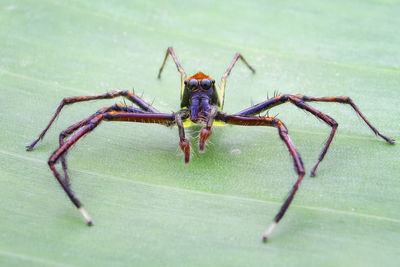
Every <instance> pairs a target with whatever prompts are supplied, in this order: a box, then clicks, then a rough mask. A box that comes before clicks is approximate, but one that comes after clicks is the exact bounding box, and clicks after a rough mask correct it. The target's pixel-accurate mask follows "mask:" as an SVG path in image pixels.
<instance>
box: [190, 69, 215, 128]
mask: <svg viewBox="0 0 400 267" xmlns="http://www.w3.org/2000/svg"><path fill="white" fill-rule="evenodd" d="M185 91H186V94H187V95H186V97H187V100H188V101H189V103H188V104H189V105H188V107H189V110H190V120H191V121H193V122H196V123H201V122H205V121H206V120H207V118H208V114H209V112H210V109H211V105H213V104H215V103H214V102H215V100H214V98H215V95H216V92H215V80H213V79H211V78H210V77H209V76H207V75H205V74H204V73H202V72H198V73H196V74H195V75H193V76H192V77H190V78H189V79H187V80H185Z"/></svg>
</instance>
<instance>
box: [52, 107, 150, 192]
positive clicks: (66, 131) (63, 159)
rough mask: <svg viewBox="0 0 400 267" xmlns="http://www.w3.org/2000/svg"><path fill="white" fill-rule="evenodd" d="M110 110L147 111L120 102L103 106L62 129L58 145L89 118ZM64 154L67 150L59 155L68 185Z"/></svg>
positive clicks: (91, 118) (68, 179)
mask: <svg viewBox="0 0 400 267" xmlns="http://www.w3.org/2000/svg"><path fill="white" fill-rule="evenodd" d="M110 111H123V112H129V113H149V112H147V111H143V110H141V109H138V108H134V107H130V106H125V105H120V104H115V105H112V106H107V107H104V108H101V109H99V110H98V111H97V112H96V113H94V114H93V115H91V116H89V117H87V118H85V119H83V120H81V121H79V122H77V123H74V124H73V125H71V126H70V127H68V128H67V129H66V130H64V131H62V132H61V133H60V136H59V144H60V147H61V146H62V145H63V144H64V143H65V138H67V137H68V136H70V135H71V134H73V133H74V132H76V131H77V130H78V129H80V128H82V127H83V126H85V125H87V124H88V123H89V122H90V121H91V120H93V119H94V118H95V117H96V116H98V115H100V114H103V113H106V112H110ZM66 156H67V152H65V153H64V154H63V155H62V156H61V165H62V169H63V171H64V181H65V183H66V184H67V185H68V186H69V185H70V184H71V181H70V178H69V175H68V170H67V169H68V167H67V161H66Z"/></svg>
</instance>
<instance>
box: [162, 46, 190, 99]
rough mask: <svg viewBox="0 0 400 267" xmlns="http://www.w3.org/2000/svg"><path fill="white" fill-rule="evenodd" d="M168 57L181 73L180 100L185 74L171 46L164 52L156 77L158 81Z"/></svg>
mask: <svg viewBox="0 0 400 267" xmlns="http://www.w3.org/2000/svg"><path fill="white" fill-rule="evenodd" d="M169 55H171V57H172V59H173V60H174V62H175V65H176V68H177V69H178V71H179V72H180V73H181V99H182V97H183V91H184V89H185V79H186V72H185V70H184V69H183V68H182V66H181V63H179V59H178V57H177V56H176V55H175V52H174V48H173V47H172V46H170V47H168V48H167V52H166V54H165V57H164V61H163V63H162V65H161V67H160V70H159V71H158V75H157V77H158V79H160V78H161V72H162V71H163V69H164V66H165V63H166V62H167V59H168V56H169Z"/></svg>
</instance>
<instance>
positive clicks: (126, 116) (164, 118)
mask: <svg viewBox="0 0 400 267" xmlns="http://www.w3.org/2000/svg"><path fill="white" fill-rule="evenodd" d="M103 120H105V121H128V122H141V123H158V124H163V125H167V126H170V125H173V124H174V123H175V116H174V114H163V113H127V112H116V111H113V112H105V113H102V114H98V115H97V116H95V117H94V118H92V119H91V120H90V121H89V122H87V123H86V124H85V125H84V126H81V128H80V130H79V131H78V132H77V133H75V134H74V135H73V136H72V137H71V138H70V139H68V141H66V142H65V143H63V144H62V145H61V146H60V147H59V148H58V149H57V150H56V151H54V152H53V154H52V155H51V156H50V158H49V161H48V164H49V167H50V169H51V171H52V172H53V174H54V176H55V178H56V179H57V181H58V182H59V184H60V185H61V187H62V188H63V189H64V191H65V193H66V194H67V196H68V197H69V199H70V200H71V201H72V203H73V204H74V205H75V206H76V207H77V208H78V210H79V211H80V212H81V214H82V216H83V217H84V218H85V220H86V221H87V223H88V225H93V221H92V219H91V217H90V216H89V214H88V213H87V212H86V210H85V209H84V208H83V206H82V204H81V202H80V201H79V200H78V198H76V197H75V195H74V193H73V192H72V191H71V189H70V188H69V186H68V185H67V183H66V182H65V180H64V179H63V178H62V177H61V175H60V173H59V172H58V171H57V169H56V168H55V164H56V163H57V161H58V160H59V159H60V157H62V156H63V155H64V154H65V153H66V152H67V151H68V150H69V149H70V148H71V147H72V145H74V144H75V143H76V142H77V141H78V140H79V139H80V138H82V137H83V136H84V135H86V134H87V133H89V132H91V131H93V130H94V129H95V128H96V127H97V126H98V125H99V124H100V123H101V122H102V121H103ZM77 127H78V126H77Z"/></svg>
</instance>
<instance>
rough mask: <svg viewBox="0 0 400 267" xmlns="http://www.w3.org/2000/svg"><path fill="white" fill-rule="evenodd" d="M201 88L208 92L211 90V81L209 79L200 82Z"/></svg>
mask: <svg viewBox="0 0 400 267" xmlns="http://www.w3.org/2000/svg"><path fill="white" fill-rule="evenodd" d="M200 86H201V88H203V90H208V89H210V88H211V81H210V80H209V79H203V80H201V82H200Z"/></svg>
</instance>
